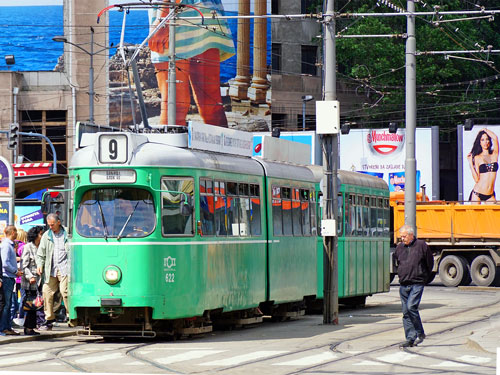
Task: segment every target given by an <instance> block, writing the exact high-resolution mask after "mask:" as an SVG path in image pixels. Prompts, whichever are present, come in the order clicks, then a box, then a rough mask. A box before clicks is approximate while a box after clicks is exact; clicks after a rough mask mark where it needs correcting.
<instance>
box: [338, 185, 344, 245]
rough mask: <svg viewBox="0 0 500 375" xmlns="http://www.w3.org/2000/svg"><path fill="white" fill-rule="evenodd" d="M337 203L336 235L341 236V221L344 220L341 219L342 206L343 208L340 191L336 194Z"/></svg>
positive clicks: (342, 198)
mask: <svg viewBox="0 0 500 375" xmlns="http://www.w3.org/2000/svg"><path fill="white" fill-rule="evenodd" d="M337 204H338V209H339V211H338V214H337V236H339V237H340V236H343V235H344V233H343V231H342V228H343V225H342V223H343V222H344V220H343V216H344V215H343V208H344V195H343V194H342V193H339V194H338V196H337Z"/></svg>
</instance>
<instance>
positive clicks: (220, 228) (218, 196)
mask: <svg viewBox="0 0 500 375" xmlns="http://www.w3.org/2000/svg"><path fill="white" fill-rule="evenodd" d="M214 190H215V234H216V235H217V236H227V226H226V223H227V221H226V214H227V211H226V184H225V182H224V181H215V188H214Z"/></svg>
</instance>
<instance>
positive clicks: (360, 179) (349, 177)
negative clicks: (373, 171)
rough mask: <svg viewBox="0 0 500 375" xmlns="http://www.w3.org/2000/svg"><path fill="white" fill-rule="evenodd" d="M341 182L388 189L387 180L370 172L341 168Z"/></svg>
mask: <svg viewBox="0 0 500 375" xmlns="http://www.w3.org/2000/svg"><path fill="white" fill-rule="evenodd" d="M339 178H340V182H341V183H343V184H348V185H357V186H366V187H371V188H377V189H387V187H388V185H387V182H385V181H384V180H382V179H381V178H378V177H375V176H371V175H369V174H364V173H359V172H351V171H344V170H339Z"/></svg>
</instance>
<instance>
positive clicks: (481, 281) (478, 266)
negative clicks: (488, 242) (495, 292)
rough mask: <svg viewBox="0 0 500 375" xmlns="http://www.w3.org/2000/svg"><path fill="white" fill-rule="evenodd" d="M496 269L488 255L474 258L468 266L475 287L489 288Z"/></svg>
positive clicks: (493, 279)
mask: <svg viewBox="0 0 500 375" xmlns="http://www.w3.org/2000/svg"><path fill="white" fill-rule="evenodd" d="M496 271H497V267H496V265H495V263H494V262H493V259H491V258H490V257H489V256H488V255H479V256H478V257H476V258H474V260H473V261H472V264H471V266H470V273H471V277H472V281H473V282H474V284H476V285H477V286H490V285H491V284H493V283H494V282H495V276H496V273H497V272H496Z"/></svg>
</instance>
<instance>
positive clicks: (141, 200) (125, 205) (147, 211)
mask: <svg viewBox="0 0 500 375" xmlns="http://www.w3.org/2000/svg"><path fill="white" fill-rule="evenodd" d="M155 223H156V213H155V208H154V202H153V197H152V195H151V194H150V193H149V192H148V191H146V190H141V189H135V188H118V189H117V188H109V189H94V190H89V191H87V192H85V193H84V194H83V196H82V199H81V201H80V205H79V206H78V212H77V217H76V225H75V228H76V231H77V232H78V233H79V234H80V235H81V236H84V237H98V238H108V237H116V238H118V239H120V238H123V237H146V236H147V235H149V234H150V233H151V232H153V230H154V228H155Z"/></svg>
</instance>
